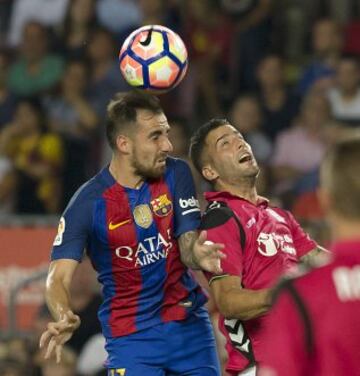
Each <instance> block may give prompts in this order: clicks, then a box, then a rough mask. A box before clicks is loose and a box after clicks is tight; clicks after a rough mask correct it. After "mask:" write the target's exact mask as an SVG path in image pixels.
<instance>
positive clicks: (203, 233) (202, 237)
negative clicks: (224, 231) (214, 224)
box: [197, 230, 207, 244]
mask: <svg viewBox="0 0 360 376" xmlns="http://www.w3.org/2000/svg"><path fill="white" fill-rule="evenodd" d="M206 238H207V232H206V230H202V231H201V232H200V234H199V237H198V240H197V241H198V243H199V244H204V243H205V241H206Z"/></svg>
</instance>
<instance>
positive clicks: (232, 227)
mask: <svg viewBox="0 0 360 376" xmlns="http://www.w3.org/2000/svg"><path fill="white" fill-rule="evenodd" d="M200 229H201V230H206V232H207V241H210V242H213V243H222V244H224V246H225V247H224V249H223V250H222V252H223V253H224V254H225V255H226V258H224V259H222V260H221V268H222V269H223V274H222V275H214V274H211V273H207V272H205V273H204V274H205V275H206V277H207V279H208V280H209V283H211V282H212V281H213V280H214V279H217V278H221V277H223V276H225V275H232V276H237V277H241V274H242V269H243V250H242V249H241V242H240V231H239V226H238V224H237V223H236V221H235V219H234V218H233V216H232V215H231V214H229V212H228V211H226V210H224V209H223V208H219V209H212V210H210V211H208V212H206V213H205V214H204V216H203V218H202V220H201V225H200Z"/></svg>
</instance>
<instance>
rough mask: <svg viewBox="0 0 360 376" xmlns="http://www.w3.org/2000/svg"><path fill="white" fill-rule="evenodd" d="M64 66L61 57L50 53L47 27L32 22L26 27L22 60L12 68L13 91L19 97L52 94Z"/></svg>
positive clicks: (10, 83) (21, 49)
mask: <svg viewBox="0 0 360 376" xmlns="http://www.w3.org/2000/svg"><path fill="white" fill-rule="evenodd" d="M63 65H64V64H63V59H62V58H61V57H59V56H55V55H52V54H50V53H49V51H48V33H47V30H46V29H45V27H44V26H43V25H41V24H40V23H37V22H29V23H27V24H26V26H25V27H24V32H23V36H22V40H21V46H20V49H19V56H18V58H17V60H16V61H15V62H14V63H13V64H12V66H11V67H10V72H9V86H10V89H11V90H12V91H13V92H14V93H15V94H16V95H19V96H33V95H39V94H42V93H44V92H46V91H49V90H50V89H52V88H53V87H54V85H55V84H56V83H57V82H58V81H59V79H60V77H61V75H62V72H63Z"/></svg>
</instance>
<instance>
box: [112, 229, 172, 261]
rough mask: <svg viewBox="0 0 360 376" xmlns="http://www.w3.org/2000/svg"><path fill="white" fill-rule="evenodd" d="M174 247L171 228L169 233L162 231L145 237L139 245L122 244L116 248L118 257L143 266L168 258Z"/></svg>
mask: <svg viewBox="0 0 360 376" xmlns="http://www.w3.org/2000/svg"><path fill="white" fill-rule="evenodd" d="M172 247H173V243H172V241H171V234H170V229H168V230H167V235H166V236H163V235H161V234H160V233H158V234H157V236H151V237H148V238H145V239H144V240H143V241H142V242H139V243H138V245H137V247H130V246H124V245H123V246H121V247H118V248H116V249H115V254H116V256H117V257H119V258H120V259H123V260H127V261H129V262H130V265H131V266H135V267H141V266H146V265H150V264H153V263H155V262H157V261H159V260H161V259H166V258H167V256H168V254H169V252H170V250H171V249H172Z"/></svg>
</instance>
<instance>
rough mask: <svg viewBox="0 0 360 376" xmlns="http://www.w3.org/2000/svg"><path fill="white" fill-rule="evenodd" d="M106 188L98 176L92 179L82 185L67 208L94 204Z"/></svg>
mask: <svg viewBox="0 0 360 376" xmlns="http://www.w3.org/2000/svg"><path fill="white" fill-rule="evenodd" d="M103 191H104V187H103V185H102V184H101V180H100V178H99V176H98V175H96V176H94V177H92V178H91V179H89V180H88V181H86V182H85V183H84V184H83V185H81V186H80V187H79V188H78V190H77V191H76V192H75V193H74V195H73V196H72V198H71V200H70V201H69V204H68V206H67V208H70V207H72V206H74V205H83V204H86V203H87V204H89V203H92V202H94V201H95V200H96V199H97V198H99V197H101V195H102V193H103Z"/></svg>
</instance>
